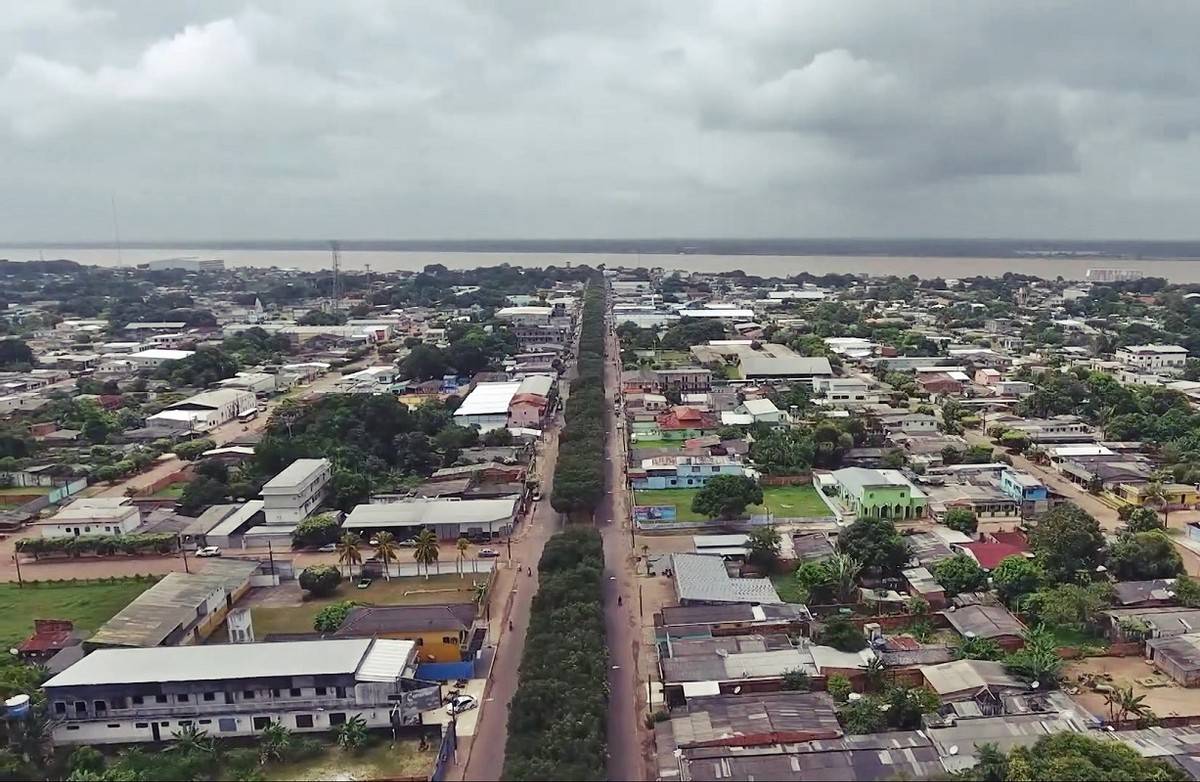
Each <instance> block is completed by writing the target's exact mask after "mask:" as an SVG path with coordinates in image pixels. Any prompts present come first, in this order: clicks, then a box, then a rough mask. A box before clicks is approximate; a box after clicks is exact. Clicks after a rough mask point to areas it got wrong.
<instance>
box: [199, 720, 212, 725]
mask: <svg viewBox="0 0 1200 782" xmlns="http://www.w3.org/2000/svg"><path fill="white" fill-rule="evenodd" d="M200 724H201V725H212V720H200Z"/></svg>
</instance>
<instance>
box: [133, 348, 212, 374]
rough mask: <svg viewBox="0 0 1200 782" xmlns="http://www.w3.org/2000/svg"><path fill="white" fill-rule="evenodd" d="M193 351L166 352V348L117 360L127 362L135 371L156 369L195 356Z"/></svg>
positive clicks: (153, 349) (146, 351)
mask: <svg viewBox="0 0 1200 782" xmlns="http://www.w3.org/2000/svg"><path fill="white" fill-rule="evenodd" d="M195 353H196V351H194V350H168V349H166V348H150V349H149V350H141V351H138V352H137V353H128V354H124V355H121V356H119V360H122V361H128V362H130V363H132V364H133V366H134V367H135V368H137V369H157V368H158V367H160V366H162V365H163V364H165V363H167V362H168V361H183V360H184V359H185V358H187V357H189V356H192V355H195Z"/></svg>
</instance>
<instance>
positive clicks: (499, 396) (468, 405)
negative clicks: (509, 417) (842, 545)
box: [454, 380, 523, 418]
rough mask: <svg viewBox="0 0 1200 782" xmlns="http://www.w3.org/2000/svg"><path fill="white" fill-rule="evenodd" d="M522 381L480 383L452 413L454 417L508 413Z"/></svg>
mask: <svg viewBox="0 0 1200 782" xmlns="http://www.w3.org/2000/svg"><path fill="white" fill-rule="evenodd" d="M522 382H523V381H518V380H509V381H504V382H501V383H480V384H479V385H477V386H475V388H474V389H473V390H472V391H471V393H469V394H467V398H466V399H464V400H463V401H462V404H461V405H459V406H458V409H457V410H455V411H454V417H455V418H460V417H463V416H469V415H500V414H501V413H507V412H508V405H509V403H511V402H512V398H513V397H514V396H516V394H517V391H518V390H519V389H520V388H521V383H522Z"/></svg>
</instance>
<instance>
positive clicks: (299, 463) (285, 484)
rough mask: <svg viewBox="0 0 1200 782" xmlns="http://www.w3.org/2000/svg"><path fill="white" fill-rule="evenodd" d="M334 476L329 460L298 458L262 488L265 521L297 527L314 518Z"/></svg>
mask: <svg viewBox="0 0 1200 782" xmlns="http://www.w3.org/2000/svg"><path fill="white" fill-rule="evenodd" d="M332 477H333V465H331V464H330V462H329V460H328V459H297V460H295V461H294V462H292V463H291V464H290V465H288V466H287V468H286V469H285V470H284V471H283V472H281V473H279V474H278V475H276V476H275V477H274V478H272V479H271V480H269V481H267V482H266V483H265V484H264V485H263V487H262V492H261V493H262V498H263V508H262V510H263V521H264V523H266V524H297V523H299V522H300V521H303V520H304V519H306V518H308V517H309V516H310V515H312V512H313V511H315V510H316V509H317V508H319V507H320V506H321V502H322V500H323V499H324V498H325V488H326V487H327V486H328V485H329V481H330V479H331V478H332Z"/></svg>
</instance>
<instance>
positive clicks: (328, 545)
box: [317, 543, 337, 554]
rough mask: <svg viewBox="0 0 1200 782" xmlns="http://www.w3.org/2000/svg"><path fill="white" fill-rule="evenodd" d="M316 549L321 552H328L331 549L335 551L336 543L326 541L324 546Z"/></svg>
mask: <svg viewBox="0 0 1200 782" xmlns="http://www.w3.org/2000/svg"><path fill="white" fill-rule="evenodd" d="M317 551H320V552H321V553H323V554H328V553H330V552H331V551H337V544H336V543H326V544H325V545H324V546H321V547H320V548H319V549H317Z"/></svg>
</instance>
